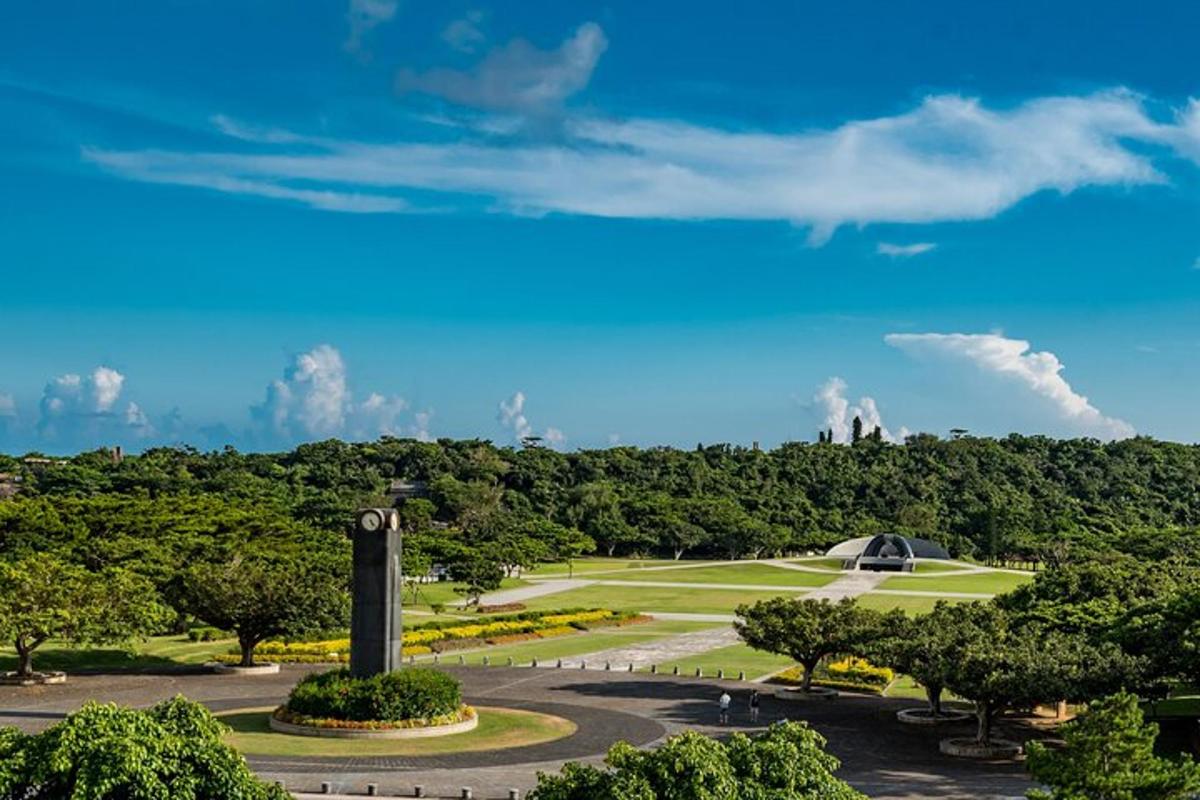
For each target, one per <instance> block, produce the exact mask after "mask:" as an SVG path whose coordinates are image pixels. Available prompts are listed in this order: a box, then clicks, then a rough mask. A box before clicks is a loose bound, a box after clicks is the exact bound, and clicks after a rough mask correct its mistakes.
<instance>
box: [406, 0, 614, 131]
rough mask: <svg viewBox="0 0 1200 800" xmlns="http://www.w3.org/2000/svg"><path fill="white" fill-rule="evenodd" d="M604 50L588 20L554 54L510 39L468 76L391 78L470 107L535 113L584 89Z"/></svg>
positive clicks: (442, 73)
mask: <svg viewBox="0 0 1200 800" xmlns="http://www.w3.org/2000/svg"><path fill="white" fill-rule="evenodd" d="M475 32H476V33H478V30H476V31H475ZM480 36H481V35H480ZM607 47H608V40H607V39H606V38H605V36H604V31H603V30H601V28H600V26H599V25H597V24H596V23H594V22H587V23H584V24H583V25H580V26H579V29H578V30H576V31H575V33H574V35H573V36H571V37H570V38H569V39H567V40H566V41H564V42H563V43H562V44H560V45H559V46H558V48H557V49H555V50H539V49H537V48H536V47H534V46H533V45H532V44H530V43H529V42H527V41H525V40H524V39H515V40H513V41H511V42H509V43H508V44H506V45H505V46H503V47H498V48H496V49H495V50H492V51H491V52H490V53H488V54H487V56H486V57H485V58H484V59H483V61H481V62H480V63H479V64H478V66H476V67H475V69H474V70H472V71H471V72H462V71H459V70H453V69H433V70H430V71H428V72H422V73H417V72H413V71H412V70H402V71H401V72H400V73H399V74H398V75H397V76H396V89H397V90H398V91H400V92H402V93H403V92H420V93H423V94H430V95H435V96H437V97H441V98H443V99H445V100H448V101H450V102H451V103H454V104H456V105H461V106H469V107H471V108H481V109H486V110H489V111H516V112H521V113H540V112H545V111H550V110H553V109H555V108H557V107H558V106H559V105H560V104H561V103H562V102H563V101H564V100H566V99H567V98H568V97H570V96H571V95H573V94H575V93H576V92H578V91H579V90H581V89H583V88H584V87H585V86H587V84H588V81H590V80H591V78H592V71H593V70H594V69H595V68H596V63H597V62H598V61H599V60H600V56H601V54H602V53H603V52H604V50H605V48H607Z"/></svg>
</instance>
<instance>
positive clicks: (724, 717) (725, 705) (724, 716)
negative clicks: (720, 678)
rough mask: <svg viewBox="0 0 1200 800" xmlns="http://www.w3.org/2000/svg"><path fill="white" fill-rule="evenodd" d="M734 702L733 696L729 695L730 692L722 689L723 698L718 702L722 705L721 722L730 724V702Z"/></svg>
mask: <svg viewBox="0 0 1200 800" xmlns="http://www.w3.org/2000/svg"><path fill="white" fill-rule="evenodd" d="M732 702H733V698H732V697H730V696H729V692H726V691H724V690H722V692H721V699H720V700H718V701H717V704H718V705H719V706H720V707H721V724H722V725H728V724H729V704H730V703H732Z"/></svg>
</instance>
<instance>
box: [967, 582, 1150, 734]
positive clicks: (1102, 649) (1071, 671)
mask: <svg viewBox="0 0 1200 800" xmlns="http://www.w3.org/2000/svg"><path fill="white" fill-rule="evenodd" d="M945 613H947V614H948V615H949V617H950V618H951V620H952V623H951V624H953V625H954V626H955V627H956V628H957V629H958V630H959V631H960V635H961V637H962V638H961V640H960V641H961V647H960V648H959V650H958V655H957V658H955V659H954V660H953V661H952V662H950V664H949V665H948V667H949V668H948V669H947V671H946V672H945V676H944V677H945V685H946V688H947V689H949V690H951V691H952V692H954V693H955V694H957V695H958V696H959V697H963V698H965V699H967V700H970V701H972V702H973V703H974V704H975V715H976V718H977V719H978V723H979V726H978V730H977V733H976V739H977V740H978V741H979V742H981V743H986V742H989V741H990V740H991V733H992V725H993V723H994V722H995V719H996V717H997V716H999V714H1000V713H1001V712H1003V711H1005V710H1007V709H1010V708H1017V707H1020V708H1031V707H1033V706H1036V705H1040V704H1042V703H1051V702H1056V701H1059V700H1069V701H1086V700H1090V699H1092V698H1095V697H1099V696H1102V695H1104V694H1107V693H1109V692H1112V691H1115V690H1117V689H1120V688H1123V687H1124V686H1126V685H1128V684H1129V683H1130V682H1132V681H1133V680H1134V674H1135V669H1134V662H1133V660H1132V659H1130V658H1129V657H1128V656H1126V655H1125V654H1124V653H1122V652H1121V651H1120V649H1119V648H1117V647H1116V646H1115V645H1112V644H1108V643H1104V644H1100V645H1096V644H1093V643H1091V642H1090V641H1089V640H1088V639H1087V638H1086V637H1084V636H1081V635H1079V634H1065V633H1061V632H1058V631H1052V630H1045V629H1042V628H1039V627H1038V626H1024V627H1016V626H1014V625H1013V624H1012V620H1011V619H1010V618H1009V616H1008V615H1007V614H1006V613H1005V612H1004V611H1002V610H1000V609H999V608H997V607H996V606H995V605H993V604H990V603H963V604H959V605H956V606H951V607H949V608H948V609H947V610H946V612H945Z"/></svg>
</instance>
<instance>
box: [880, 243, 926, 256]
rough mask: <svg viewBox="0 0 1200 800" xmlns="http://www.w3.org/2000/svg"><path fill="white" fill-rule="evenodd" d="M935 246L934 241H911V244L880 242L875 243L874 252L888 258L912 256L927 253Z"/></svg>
mask: <svg viewBox="0 0 1200 800" xmlns="http://www.w3.org/2000/svg"><path fill="white" fill-rule="evenodd" d="M936 247H937V244H935V243H934V242H913V243H912V244H892V243H891V242H880V243H879V244H877V245H875V252H876V253H877V254H878V255H881V256H888V257H889V258H912V257H913V256H919V255H921V254H922V253H928V252H929V251H930V250H933V249H935V248H936Z"/></svg>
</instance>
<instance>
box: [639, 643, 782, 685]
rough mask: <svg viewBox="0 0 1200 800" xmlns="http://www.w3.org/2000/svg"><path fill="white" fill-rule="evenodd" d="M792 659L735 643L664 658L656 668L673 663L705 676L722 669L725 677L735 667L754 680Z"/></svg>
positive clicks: (662, 669) (730, 675)
mask: <svg viewBox="0 0 1200 800" xmlns="http://www.w3.org/2000/svg"><path fill="white" fill-rule="evenodd" d="M794 663H795V662H794V661H793V660H792V659H791V658H789V657H787V656H780V655H775V654H774V653H764V652H762V651H761V650H754V649H752V648H750V647H748V646H746V645H744V644H735V645H730V646H729V647H721V648H718V649H716V650H709V651H708V652H707V653H701V654H699V655H696V656H689V657H688V658H682V659H676V660H674V661H664V662H663V663H661V664H659V665H658V671H659V672H670V671H671V669H672V668H673V667H676V666H678V667H679V672H680V674H681V675H695V674H696V670H697V669H700V670H702V671H703V674H704V675H705V676H707V677H713V676H715V675H716V674H717V670H722V669H723V670H725V677H726V678H736V677H737V676H738V672H739V671H744V672H745V673H746V679H747V680H754V679H755V678H759V677H762V676H763V675H769V674H771V673H772V672H778V671H779V670H781V669H787V668H788V667H790V666H792V665H793V664H794ZM642 671H643V672H645V671H647V670H642Z"/></svg>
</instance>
